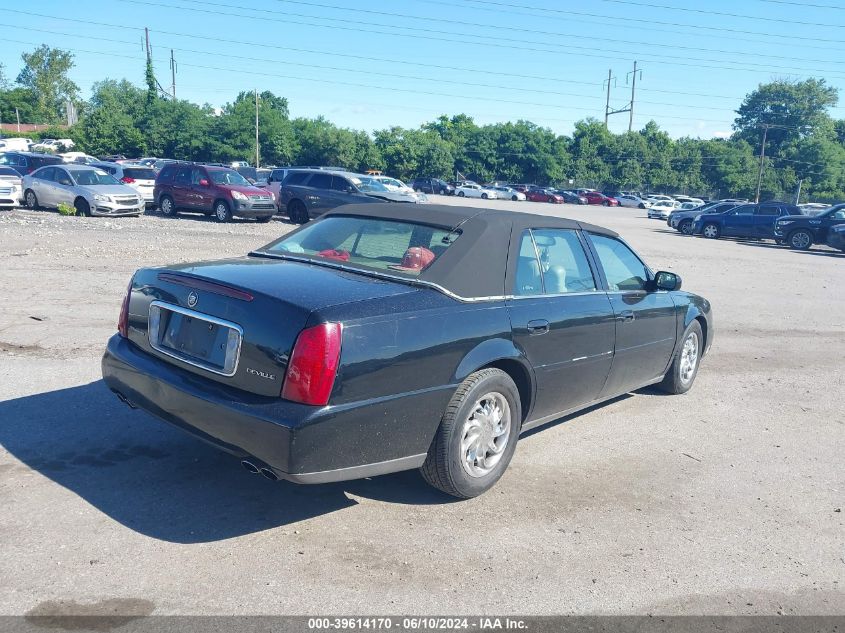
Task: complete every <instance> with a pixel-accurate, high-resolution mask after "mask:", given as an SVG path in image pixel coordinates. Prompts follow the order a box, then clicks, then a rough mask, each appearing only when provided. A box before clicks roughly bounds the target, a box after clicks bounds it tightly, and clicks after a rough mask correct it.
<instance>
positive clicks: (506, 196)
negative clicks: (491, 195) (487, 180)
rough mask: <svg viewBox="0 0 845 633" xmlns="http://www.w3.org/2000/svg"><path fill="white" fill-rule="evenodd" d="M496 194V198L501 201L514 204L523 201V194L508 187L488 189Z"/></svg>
mask: <svg viewBox="0 0 845 633" xmlns="http://www.w3.org/2000/svg"><path fill="white" fill-rule="evenodd" d="M489 188H490V189H492V190H493V191H495V192H496V197H497V198H500V199H501V200H513V201H514V202H517V201H520V200H525V194H524V193H522V192H521V191H517V190H516V189H511V188H510V187H489Z"/></svg>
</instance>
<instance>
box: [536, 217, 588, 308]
mask: <svg viewBox="0 0 845 633" xmlns="http://www.w3.org/2000/svg"><path fill="white" fill-rule="evenodd" d="M532 234H533V237H534V244H535V246H536V248H537V253H538V255H539V258H540V271H541V272H542V275H543V290H544V292H545V293H546V294H562V293H567V292H586V291H589V290H595V289H596V282H595V279H593V273H592V271H591V270H590V264H589V262H588V261H587V255H586V253H585V252H584V248H583V246H581V241H580V240H579V239H578V235H577V234H576V233H575V231H568V230H563V229H536V230H534V231H532Z"/></svg>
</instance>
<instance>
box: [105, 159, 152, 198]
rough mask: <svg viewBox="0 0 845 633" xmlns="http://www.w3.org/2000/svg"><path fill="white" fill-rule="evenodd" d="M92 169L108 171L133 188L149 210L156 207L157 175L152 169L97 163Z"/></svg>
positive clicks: (140, 166)
mask: <svg viewBox="0 0 845 633" xmlns="http://www.w3.org/2000/svg"><path fill="white" fill-rule="evenodd" d="M92 167H96V168H97V169H102V170H103V171H107V172H108V173H110V174H111V175H112V176H114V177H115V178H117V179H118V180H119V181H120V182H122V183H123V184H125V185H129V186H130V187H132V188H133V189H134V190H135V191H137V192H138V195H140V196H141V199H142V200H143V201H144V204H145V205H146V207H147V208H148V209H149V208H153V207H155V206H156V198H155V184H156V177H157V174H156V171H155V169H153V168H152V167H144V166H142V165H140V164H138V165H132V164H128V163H123V164H121V163H95V164H93V165H92Z"/></svg>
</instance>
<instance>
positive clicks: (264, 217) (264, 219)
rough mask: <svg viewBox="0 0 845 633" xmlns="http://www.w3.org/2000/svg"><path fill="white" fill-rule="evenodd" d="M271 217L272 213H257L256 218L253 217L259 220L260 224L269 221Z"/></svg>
mask: <svg viewBox="0 0 845 633" xmlns="http://www.w3.org/2000/svg"><path fill="white" fill-rule="evenodd" d="M272 219H273V216H272V215H259V216H258V217H257V218H255V220H256V221H257V222H260V223H261V224H267V222H269V221H270V220H272Z"/></svg>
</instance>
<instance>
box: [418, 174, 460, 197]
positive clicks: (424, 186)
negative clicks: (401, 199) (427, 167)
mask: <svg viewBox="0 0 845 633" xmlns="http://www.w3.org/2000/svg"><path fill="white" fill-rule="evenodd" d="M411 187H413V189H414V191H419V192H421V193H430V194H435V193H437V194H440V195H441V196H454V195H455V188H454V187H453V186H452V185H450V184H449V183H448V182H446V181H445V180H440V178H414V182H412V183H411Z"/></svg>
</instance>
